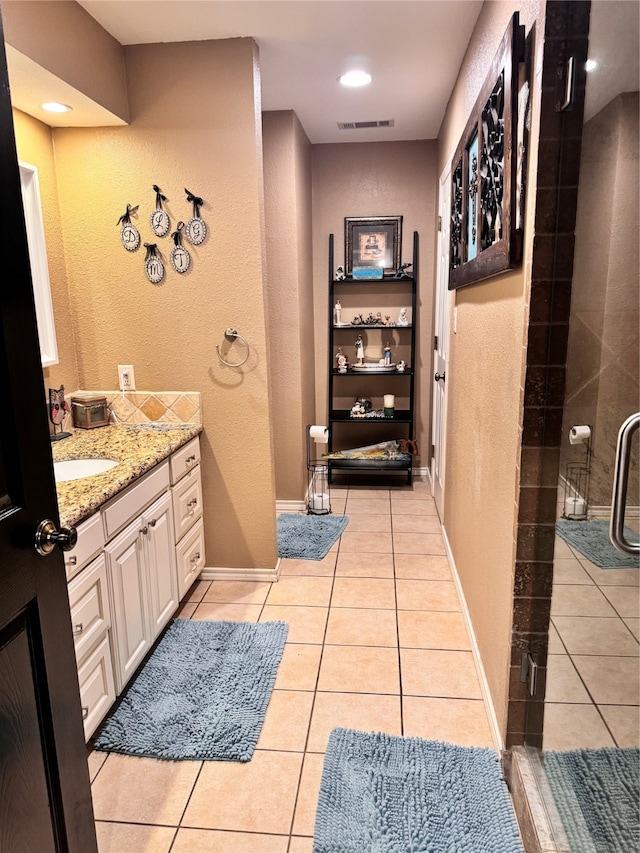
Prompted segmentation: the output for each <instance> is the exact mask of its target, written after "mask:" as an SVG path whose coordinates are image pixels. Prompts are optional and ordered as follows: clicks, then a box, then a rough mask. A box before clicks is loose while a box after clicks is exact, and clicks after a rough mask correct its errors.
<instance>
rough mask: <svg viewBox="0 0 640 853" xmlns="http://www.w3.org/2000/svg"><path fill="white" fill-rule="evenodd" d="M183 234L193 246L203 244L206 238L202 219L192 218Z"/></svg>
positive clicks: (204, 224)
mask: <svg viewBox="0 0 640 853" xmlns="http://www.w3.org/2000/svg"><path fill="white" fill-rule="evenodd" d="M184 233H185V234H186V235H187V240H188V241H189V242H190V243H191V244H192V245H193V246H199V245H200V244H201V243H204V240H205V237H206V236H207V224H206V222H205V221H204V219H200V217H199V216H194V217H193V219H190V220H189V221H188V222H187V224H186V227H185V229H184Z"/></svg>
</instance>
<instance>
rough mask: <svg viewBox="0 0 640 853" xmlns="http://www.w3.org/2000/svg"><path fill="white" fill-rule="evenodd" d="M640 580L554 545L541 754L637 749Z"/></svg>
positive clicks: (628, 571)
mask: <svg viewBox="0 0 640 853" xmlns="http://www.w3.org/2000/svg"><path fill="white" fill-rule="evenodd" d="M639 575H640V572H638V570H637V569H600V568H598V566H595V565H594V564H593V563H591V562H590V561H589V560H587V559H586V557H584V556H583V555H582V554H580V553H579V552H578V551H576V550H575V549H573V548H571V547H570V546H569V545H568V544H567V543H566V542H565V541H564V540H563V539H560V538H559V537H556V550H555V559H554V584H553V594H552V598H551V626H550V633H549V661H548V676H547V692H546V703H545V717H544V736H543V748H544V749H545V750H563V749H577V748H582V747H601V746H620V747H624V746H640V708H639V704H640V682H639V669H640V667H639V663H640V661H639V656H638V653H639V650H640V642H639V640H640V627H639V626H640V587H639V585H638V583H639Z"/></svg>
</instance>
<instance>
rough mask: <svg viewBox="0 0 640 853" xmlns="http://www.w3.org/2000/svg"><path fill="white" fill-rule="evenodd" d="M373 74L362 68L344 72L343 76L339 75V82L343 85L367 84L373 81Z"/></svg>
mask: <svg viewBox="0 0 640 853" xmlns="http://www.w3.org/2000/svg"><path fill="white" fill-rule="evenodd" d="M371 79H372V78H371V74H369V72H368V71H362V70H361V69H359V70H355V71H347V73H346V74H343V75H342V76H341V77H338V80H339V82H340V83H341V84H342V85H343V86H351V87H354V86H367V85H368V84H369V83H371Z"/></svg>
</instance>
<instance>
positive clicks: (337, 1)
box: [8, 0, 482, 143]
mask: <svg viewBox="0 0 640 853" xmlns="http://www.w3.org/2000/svg"><path fill="white" fill-rule="evenodd" d="M79 2H80V5H81V6H82V7H83V8H84V9H85V10H86V11H87V12H88V13H89V14H90V15H92V17H94V18H95V19H96V20H97V21H98V22H99V23H100V24H101V25H102V26H103V27H104V28H105V29H106V30H107V31H108V32H109V33H111V35H113V36H114V37H115V38H116V39H117V40H118V41H119V42H120V43H121V44H123V45H129V44H142V43H156V42H170V41H194V40H205V39H224V38H235V37H243V36H251V37H253V38H254V39H255V40H256V42H257V43H258V45H259V48H260V66H261V76H262V108H263V110H294V111H295V112H296V114H297V116H298V118H299V119H300V121H301V122H302V125H303V127H304V128H305V131H306V133H307V135H308V137H309V139H310V141H311V142H313V143H322V142H377V141H392V140H410V139H433V138H435V137H437V135H438V131H439V129H440V124H441V122H442V119H443V116H444V112H445V109H446V106H447V102H448V100H449V97H450V95H451V92H452V89H453V86H454V84H455V81H456V77H457V74H458V70H459V68H460V64H461V62H462V59H463V57H464V53H465V50H466V48H467V44H468V42H469V38H470V36H471V33H472V31H473V28H474V25H475V23H476V19H477V17H478V14H479V12H480V9H481V7H482V0H79ZM15 54H16V52H15V51H11V50H9V51H8V61H9V73H10V81H11V91H12V98H13V101H14V104H15V105H16V106H17V107H19V108H20V109H22V110H24V111H25V112H29V113H30V114H32V115H37V117H38V118H40V119H41V120H43V121H46V122H47V123H49V124H51V125H66V126H68V125H83V124H86V125H96V124H101V123H102V124H120V123H121V122H120V121H118V120H117V119H115V117H113V116H111V115H110V114H108V113H106V111H101V108H100V109H98V112H97V113H96V111H95V105H94V106H93V107H92V105H91V104H90V103H86V101H87V100H88V99H86V98H85V99H84V101H85V102H83V99H82V96H81V95H80V93H77V94H78V99H77V101H74V102H73V103H71V105H72V106H73V107H74V110H73V112H72V113H68V114H66V116H64V117H62V118H59V119H56V118H45V117H44V115H43V113H42V110H41V109H40V107H39V103H40V101H42V100H45V95H44V93H43V92H42V87H43V86H46V87H47V92H46V99H51V100H56V99H57V100H62V102H63V103H70V101H71V99H72V98H73V97H74V94H73V91H75V90H73V91H71V92H70V91H69V90H68V89H69V87H67V90H65V89H64V87H62V91H61V96H60V97H58V96H57V95H56V92H55V91H54V90H55V78H53V79H52V75H48V78H47V75H46V73H45V76H44V77H43V76H42V73H41V72H42V71H43V69H40V68H39V67H38V66H36V67H35V68H31V69H29V68H27V67H25V66H26V65H27V64H28V63H27V62H25V61H24V60H25V58H24V57H21V56H20V55H18V56H16V55H15ZM31 65H34V63H31ZM353 65H357V66H359V67H363V68H365V69H366V70H368V71H369V72H370V73H371V74H372V75H373V82H372V83H371V84H370V85H369V86H368V87H365V88H362V89H351V90H349V89H345V88H344V87H342V86H340V85H339V84H338V82H337V78H338V76H339V75H340V74H342V73H343V72H344V71H345V70H347V69H348V68H349V67H351V66H353ZM389 120H391V121H393V126H392V127H376V128H367V129H349V130H341V129H339V128H338V123H339V122H340V123H345V122H352V123H355V122H378V121H389Z"/></svg>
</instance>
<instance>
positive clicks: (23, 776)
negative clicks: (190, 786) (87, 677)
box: [0, 17, 97, 853]
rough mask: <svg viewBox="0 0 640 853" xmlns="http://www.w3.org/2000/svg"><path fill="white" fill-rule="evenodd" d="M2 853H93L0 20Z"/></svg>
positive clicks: (0, 783)
mask: <svg viewBox="0 0 640 853" xmlns="http://www.w3.org/2000/svg"><path fill="white" fill-rule="evenodd" d="M0 240H1V243H2V253H1V260H0V263H1V264H2V274H1V275H2V283H1V284H0V377H1V382H2V385H1V387H2V395H1V397H0V399H1V403H0V853H48V851H70V853H92V851H95V850H96V847H97V845H96V838H95V829H94V824H93V810H92V806H91V791H90V786H89V772H88V767H87V759H86V747H85V743H84V736H83V729H82V718H81V710H80V697H79V692H78V678H77V673H76V664H75V655H74V651H73V638H72V633H71V620H70V615H69V602H68V598H67V586H66V578H65V571H64V561H63V558H62V554H61V552H60V551H59V550H58V549H57V548H56V549H54V551H53V552H52V553H51V554H50V555H49V556H47V557H43V556H40V555H39V554H38V553H37V552H36V549H35V547H34V544H35V534H36V529H37V527H38V524H39V522H40V521H42V520H43V519H52V520H53V521H54V522H55V523H56V524H57V522H58V510H57V502H56V494H55V486H54V480H53V468H52V464H51V447H50V442H49V429H48V423H47V414H46V405H45V390H44V383H43V377H42V368H41V366H40V350H39V346H38V337H37V330H36V320H35V309H34V303H33V289H32V286H31V275H30V270H29V259H28V249H27V241H26V233H25V227H24V218H23V213H22V199H21V195H20V177H19V171H18V160H17V156H16V147H15V138H14V132H13V121H12V115H11V100H10V94H9V84H8V77H7V66H6V57H5V50H4V32H3V29H2V20H1V17H0Z"/></svg>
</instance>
